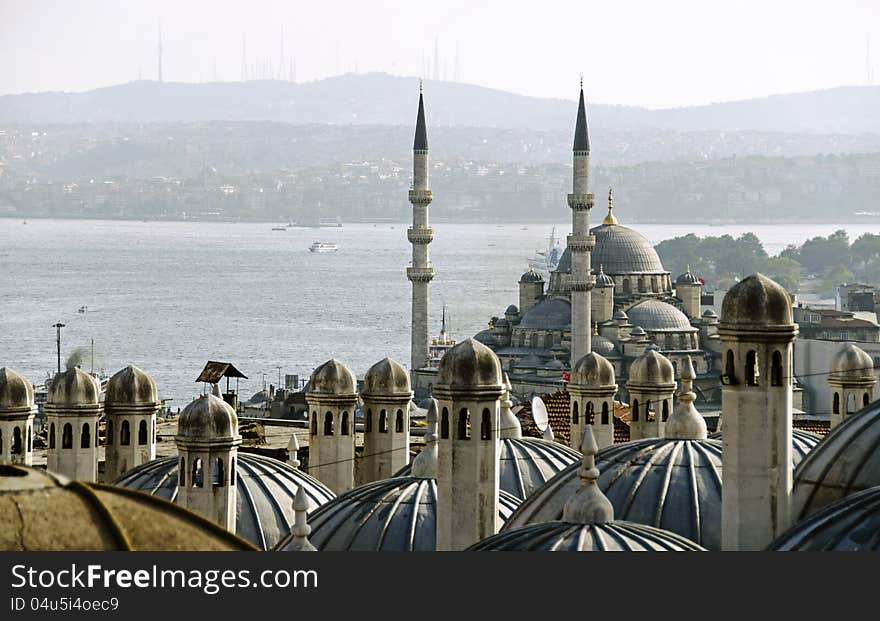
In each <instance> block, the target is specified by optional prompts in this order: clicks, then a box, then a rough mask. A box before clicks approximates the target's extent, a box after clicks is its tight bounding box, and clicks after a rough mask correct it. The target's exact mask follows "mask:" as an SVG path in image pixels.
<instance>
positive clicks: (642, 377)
mask: <svg viewBox="0 0 880 621" xmlns="http://www.w3.org/2000/svg"><path fill="white" fill-rule="evenodd" d="M627 383H628V384H638V385H642V386H667V385H675V371H674V370H673V368H672V363H671V362H669V359H668V358H667V357H666V356H664V355H663V354H661V353H659V352H658V351H657V349H655V348H652V347H646V348H645V351H644V352H643V353H642V355H641V356H639V357H638V358H636V359H635V360H633V363H632V364H631V365H630V367H629V380H628V381H627Z"/></svg>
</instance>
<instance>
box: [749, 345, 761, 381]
mask: <svg viewBox="0 0 880 621" xmlns="http://www.w3.org/2000/svg"><path fill="white" fill-rule="evenodd" d="M759 374H760V373H759V371H758V352H756V351H755V350H753V349H752V350H749V353H747V354H746V385H748V386H757V385H758V376H759Z"/></svg>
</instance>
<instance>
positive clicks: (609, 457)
mask: <svg viewBox="0 0 880 621" xmlns="http://www.w3.org/2000/svg"><path fill="white" fill-rule="evenodd" d="M596 467H597V468H598V469H599V472H600V473H601V474H600V476H599V481H598V485H599V489H601V490H602V491H603V492H604V493H605V495H606V496H607V497H608V499H609V500H610V501H611V504H612V505H613V506H614V516H615V519H618V520H625V521H627V522H637V523H640V524H646V525H649V526H655V527H657V528H662V529H663V530H668V531H671V532H673V533H677V534H678V535H681V536H682V537H686V538H687V539H689V540H691V541H693V542H696V543H698V544H700V545H702V546H704V547H706V548H709V549H710V550H720V549H721V442H719V441H718V440H672V439H666V438H647V439H645V440H637V441H634V442H627V443H625V444H616V445H612V446H609V447H606V448H604V449H602V450H600V451H599V452H598V453H597V454H596ZM579 468H580V463H579V462H578V463H575V464H572V465H571V466H569V467H568V468H566V469H565V470H563V471H562V472H560V473H559V474H557V475H556V476H555V477H553V478H552V479H550V480H549V481H548V482H547V484H546V485H544V487H542V488H541V489H540V490H538V491H537V492H535V493H534V494H532V495H531V496H530V497H529V498H527V499H526V500H525V501H524V502H523V504H522V505H520V507H519V509H517V510H516V512H515V513H514V514H513V515H512V516H511V518H510V519H509V520H508V521H507V523H506V524H505V526H504V529H503V530H505V531H506V530H510V529H514V528H518V527H520V526H525V525H527V524H537V523H541V522H552V521H554V520H560V519H562V510H563V507H564V506H565V503H566V501H567V500H568V499H569V498H571V497H572V496H573V495H574V494H575V492H576V491H577V490H578V487H579V486H580V481H579V478H578V469H579Z"/></svg>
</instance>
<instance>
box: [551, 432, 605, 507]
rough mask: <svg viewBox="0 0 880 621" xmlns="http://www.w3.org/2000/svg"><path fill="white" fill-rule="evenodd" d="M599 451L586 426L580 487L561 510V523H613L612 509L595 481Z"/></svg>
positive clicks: (597, 475) (582, 449) (597, 473)
mask: <svg viewBox="0 0 880 621" xmlns="http://www.w3.org/2000/svg"><path fill="white" fill-rule="evenodd" d="M598 451H599V448H598V446H597V445H596V439H595V438H594V437H593V426H592V425H587V428H586V431H584V440H583V442H581V452H582V453H583V454H584V461H583V467H582V468H581V469H580V470H579V471H578V476H579V477H580V479H581V487H580V489H579V490H578V491H577V493H575V495H574V496H572V497H571V498H569V500H568V502H566V503H565V508H564V509H563V510H562V521H563V522H569V523H571V524H607V523H608V522H613V521H614V507H613V506H612V504H611V501H610V500H608V497H607V496H605V494H603V493H602V490H601V489H599V486H598V485H597V484H596V481H598V480H599V469H598V468H596V453H597V452H598Z"/></svg>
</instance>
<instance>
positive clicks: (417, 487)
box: [275, 476, 519, 552]
mask: <svg viewBox="0 0 880 621" xmlns="http://www.w3.org/2000/svg"><path fill="white" fill-rule="evenodd" d="M498 500H499V502H498V517H497V520H496V524H497V527H499V528H500V526H501V524H503V523H504V520H506V519H507V518H508V517H510V515H511V514H512V513H513V510H514V509H515V508H516V507H517V505H518V504H519V499H517V498H514V497H513V496H511V495H510V494H508V493H506V492H504V491H502V492H500V493H499V498H498ZM309 526H311V528H312V531H311V533H310V534H309V541H311V543H312V545H313V546H315V547H316V548H317V549H319V550H331V551H349V550H351V551H354V550H361V551H394V552H433V551H434V550H436V549H437V481H436V479H430V478H424V479H423V478H418V477H408V476H404V477H400V476H398V477H393V478H391V479H383V480H381V481H374V482H372V483H367V484H366V485H361V486H359V487H355V488H354V489H351V490H349V491H347V492H345V493H344V494H342V495H340V496H338V497H336V498H335V499H334V500H332V501H331V502H328V503H327V504H325V505H324V506H323V507H320V508H319V509H318V510H316V511H314V512H313V513H312V514H311V515H309ZM292 540H293V537H292V536H290V535H288V536H287V537H285V538H284V539H282V540H281V542H280V543H279V544H278V545H277V546H276V548H275V549H276V550H282V551H283V550H287V549H288V547H289V545H290V544H291V543H292Z"/></svg>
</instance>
